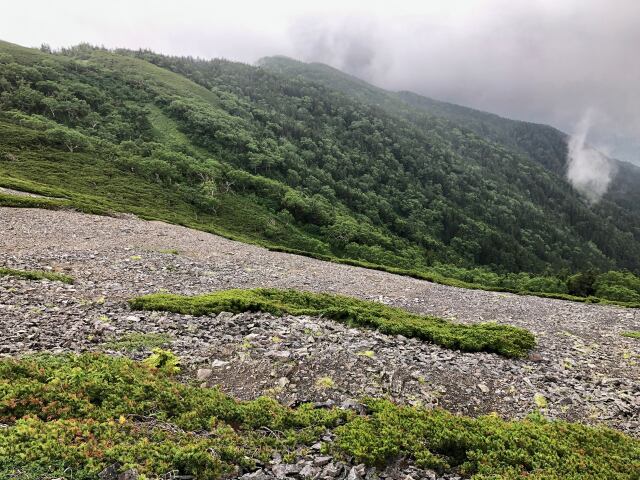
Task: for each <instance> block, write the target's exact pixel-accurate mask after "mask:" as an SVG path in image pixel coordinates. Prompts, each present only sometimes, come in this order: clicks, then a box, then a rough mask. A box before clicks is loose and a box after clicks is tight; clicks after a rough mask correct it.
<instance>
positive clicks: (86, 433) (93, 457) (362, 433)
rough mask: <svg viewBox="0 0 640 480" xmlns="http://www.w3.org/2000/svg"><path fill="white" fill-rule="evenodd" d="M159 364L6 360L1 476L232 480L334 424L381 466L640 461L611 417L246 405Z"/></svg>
mask: <svg viewBox="0 0 640 480" xmlns="http://www.w3.org/2000/svg"><path fill="white" fill-rule="evenodd" d="M161 353H162V352H161ZM157 357H161V355H157ZM162 358H171V355H170V354H169V353H166V352H165V355H164V357H162ZM151 363H153V362H147V363H146V364H145V363H136V362H133V361H131V360H127V359H124V358H113V357H107V356H104V355H95V354H94V355H83V356H74V355H67V356H50V355H46V356H37V357H30V358H24V359H21V360H11V359H4V360H0V424H2V427H3V428H0V476H1V477H2V478H15V477H16V476H17V477H18V478H25V479H36V478H55V477H66V476H67V475H68V473H69V472H70V471H72V472H73V478H74V479H77V480H85V479H94V478H96V477H97V474H98V473H99V472H101V471H102V470H103V469H105V468H107V467H110V466H114V468H116V470H119V471H124V470H127V469H130V468H135V469H136V470H137V471H138V472H139V473H140V474H142V475H145V476H146V478H154V477H159V476H160V475H165V474H169V472H174V474H178V475H193V476H195V477H196V478H198V479H202V480H207V479H214V478H224V477H226V476H229V475H232V474H237V473H241V472H242V471H246V470H251V469H252V468H255V465H256V462H257V461H262V462H266V461H268V460H269V459H270V458H271V456H272V454H273V453H274V452H280V453H281V454H282V455H283V457H284V459H285V461H287V460H289V461H293V460H294V458H295V454H296V452H297V451H299V449H301V448H302V449H304V447H305V446H309V445H311V444H312V443H315V442H317V441H318V440H319V439H320V438H321V437H322V435H323V434H324V433H325V432H326V431H327V430H333V431H334V432H335V433H336V435H337V437H336V442H335V444H333V445H326V447H325V448H326V449H327V450H328V451H329V453H332V454H334V455H338V456H354V457H355V458H356V459H357V460H358V461H363V462H366V463H367V464H369V465H380V466H383V465H384V464H386V463H387V462H392V461H394V460H395V459H397V458H400V457H408V458H410V459H412V460H414V461H415V462H416V463H417V464H419V465H421V466H423V467H428V468H434V469H437V470H439V471H443V472H459V473H462V474H464V475H466V476H469V477H470V478H472V479H477V480H480V479H488V478H492V479H496V480H499V479H505V480H506V479H517V478H528V479H560V478H562V479H573V480H587V479H592V478H608V479H619V480H632V479H633V478H637V477H636V476H635V473H634V472H637V471H638V469H639V468H640V442H638V440H636V439H632V438H630V437H627V436H625V435H623V434H621V433H618V432H615V431H613V430H608V429H605V428H591V427H587V426H584V425H580V424H571V423H565V422H549V421H546V420H544V419H543V418H542V417H541V416H540V415H538V414H534V415H532V416H531V417H529V418H527V419H525V420H521V421H511V422H508V421H504V420H502V419H500V418H498V417H497V416H486V417H480V418H477V419H472V418H467V417H460V416H457V415H452V414H450V413H447V412H446V411H442V410H425V409H420V408H409V407H398V406H395V405H393V404H391V403H389V402H387V401H381V400H377V401H373V400H372V401H368V402H367V407H368V410H369V411H370V413H369V414H367V415H365V416H359V415H355V413H353V412H350V411H344V410H339V409H335V408H334V409H314V408H313V407H312V406H311V405H303V406H301V407H298V408H297V409H290V408H286V407H283V406H281V405H279V404H278V403H277V402H275V401H274V400H271V399H268V398H260V399H258V400H254V401H250V402H237V401H235V400H233V399H231V398H229V397H227V396H225V395H224V394H222V393H221V392H220V391H219V390H217V389H215V388H198V387H191V386H187V385H183V384H180V383H178V382H176V381H175V380H173V379H172V378H171V375H172V369H171V368H167V364H162V363H156V364H155V365H150V364H151Z"/></svg>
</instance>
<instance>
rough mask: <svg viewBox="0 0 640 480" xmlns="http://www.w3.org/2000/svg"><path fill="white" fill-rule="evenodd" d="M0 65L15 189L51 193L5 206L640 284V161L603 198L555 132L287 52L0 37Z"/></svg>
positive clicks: (2, 138) (402, 258) (562, 280)
mask: <svg viewBox="0 0 640 480" xmlns="http://www.w3.org/2000/svg"><path fill="white" fill-rule="evenodd" d="M0 67H1V68H0V186H6V187H10V188H16V189H19V190H26V191H31V192H33V193H39V194H41V195H46V196H47V197H49V198H28V197H17V196H14V195H9V194H0V205H6V206H17V207H28V206H40V207H45V208H77V209H80V210H82V211H87V212H95V213H110V212H117V211H128V212H133V213H135V214H137V215H139V216H141V217H143V218H148V219H162V220H165V221H170V222H174V223H179V224H183V225H188V226H191V227H195V228H200V229H203V230H207V231H211V232H215V233H219V234H222V235H225V236H228V237H231V238H236V239H239V240H243V241H250V242H255V243H260V244H263V245H265V246H268V247H271V248H281V249H285V250H291V251H297V252H303V253H305V254H310V255H314V256H320V257H322V258H326V259H334V260H340V261H346V262H349V263H360V264H363V265H367V266H375V267H379V268H385V269H395V270H394V271H397V272H409V273H411V274H416V276H426V277H427V278H433V279H434V280H438V281H443V282H446V283H452V282H453V280H454V279H455V280H458V281H460V282H464V283H463V284H464V285H467V284H470V285H471V286H478V287H484V288H495V289H502V290H508V291H516V292H520V291H523V292H543V293H547V294H560V295H566V294H569V295H578V296H583V297H584V296H585V295H586V296H593V297H602V298H606V299H609V300H612V301H616V302H627V303H635V302H638V301H639V300H640V286H639V285H638V283H639V282H638V281H637V277H635V275H634V274H635V273H638V272H640V241H639V240H640V221H639V217H638V205H640V202H636V203H634V202H631V201H627V200H624V198H627V197H625V196H624V195H623V194H622V192H623V191H624V189H633V188H632V187H633V185H632V184H630V183H629V182H633V179H634V178H636V176H635V175H636V174H637V172H636V171H635V170H634V169H633V167H631V166H627V167H625V168H627V169H628V170H629V171H628V172H627V173H629V174H628V175H626V177H625V178H626V179H625V182H627V183H625V184H624V185H622V184H621V185H622V186H621V187H620V188H619V189H618V190H616V192H617V193H616V192H612V194H611V198H608V199H605V200H604V201H603V202H601V204H599V205H597V206H594V207H592V206H589V205H588V204H587V203H586V202H585V200H584V199H582V198H581V197H580V196H579V194H578V193H577V192H575V191H574V190H573V189H572V188H571V187H570V186H569V185H568V184H567V183H566V182H565V181H564V180H563V178H562V176H561V175H560V174H559V173H558V171H557V170H558V168H556V167H554V165H555V164H556V163H557V162H558V161H561V160H559V159H561V158H562V155H563V152H564V149H565V148H566V147H565V146H564V143H563V141H564V140H563V139H562V136H561V135H560V134H559V132H556V131H551V130H552V129H551V130H550V131H549V132H547V133H545V132H546V130H540V129H538V127H540V126H530V124H523V125H522V126H521V130H522V131H521V132H520V130H518V131H516V133H514V132H513V131H512V129H511V130H510V129H509V128H507V126H505V125H510V124H508V123H507V124H505V123H504V122H509V121H507V120H504V119H499V118H498V117H495V118H496V119H497V120H495V121H493V123H491V124H490V127H491V128H489V127H487V124H488V123H487V122H488V121H487V120H486V119H485V118H484V117H482V115H486V114H482V113H481V112H476V113H475V114H473V115H472V114H471V113H468V112H467V114H465V110H464V109H461V107H458V108H459V109H460V111H456V112H457V113H456V115H452V114H447V111H448V110H447V108H449V107H447V108H444V107H443V108H441V109H440V110H437V109H436V110H434V111H429V109H427V111H426V112H425V109H424V108H423V107H424V105H418V103H419V102H418V101H412V102H408V101H407V99H406V98H405V97H406V95H405V96H404V97H403V95H391V94H388V93H386V92H384V91H381V90H379V89H375V88H374V87H371V86H369V85H367V84H365V83H364V82H361V81H358V80H356V79H353V78H351V77H347V76H345V75H342V74H340V73H339V72H336V71H333V70H330V69H327V68H326V67H317V66H306V65H305V64H298V63H297V62H293V61H290V60H287V59H270V60H269V59H268V60H265V61H264V62H263V66H262V67H252V66H248V65H244V64H239V63H234V62H228V61H223V60H213V61H201V60H195V59H191V58H174V57H165V56H162V55H157V54H154V53H152V52H147V51H141V52H130V51H117V52H109V51H105V50H103V49H97V48H92V47H89V46H87V45H80V46H78V47H74V48H71V49H66V50H63V51H61V52H57V53H55V54H52V53H51V52H50V51H49V50H48V49H46V48H43V50H42V51H37V50H30V49H24V48H21V47H18V46H15V45H11V44H7V43H0ZM317 71H319V72H320V73H319V74H318V73H317ZM314 72H315V73H314ZM314 75H315V76H314ZM432 110H433V108H432ZM472 112H473V111H472ZM474 115H475V116H474ZM478 118H479V119H478ZM492 118H493V117H492ZM489 123H490V122H489ZM516 123H517V122H516ZM514 128H515V127H514ZM483 129H484V130H486V132H484V130H483ZM483 132H484V133H483ZM518 132H520V133H518ZM544 159H551V160H548V161H549V162H551V163H553V165H552V164H551V163H549V164H548V165H547V164H545V163H544V161H543V160H544ZM636 170H637V169H636ZM79 172H81V173H80V174H79ZM615 195H618V197H615ZM629 198H631V197H629ZM616 269H627V270H628V271H629V272H631V273H616V272H615V270H616ZM591 270H592V271H593V275H595V277H593V282H592V283H591V285H590V286H589V287H588V288H581V289H574V288H572V283H571V282H572V280H571V274H575V272H578V271H582V272H583V276H584V277H585V278H587V277H588V278H591V277H589V275H591V273H590V272H591ZM610 270H612V271H613V272H612V273H609V274H605V275H604V276H603V275H600V273H601V272H608V271H610ZM609 282H613V283H609ZM454 283H455V282H454ZM583 292H586V293H583Z"/></svg>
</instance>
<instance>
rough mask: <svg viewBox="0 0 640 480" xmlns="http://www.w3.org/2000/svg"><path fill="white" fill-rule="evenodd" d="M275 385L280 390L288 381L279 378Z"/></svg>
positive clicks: (285, 378) (284, 378)
mask: <svg viewBox="0 0 640 480" xmlns="http://www.w3.org/2000/svg"><path fill="white" fill-rule="evenodd" d="M277 384H278V386H279V387H280V388H284V387H286V386H287V385H289V379H288V378H287V377H280V378H279V379H278V381H277Z"/></svg>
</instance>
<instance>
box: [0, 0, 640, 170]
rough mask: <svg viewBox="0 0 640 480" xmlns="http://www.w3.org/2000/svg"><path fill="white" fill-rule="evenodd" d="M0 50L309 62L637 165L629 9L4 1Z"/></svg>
mask: <svg viewBox="0 0 640 480" xmlns="http://www.w3.org/2000/svg"><path fill="white" fill-rule="evenodd" d="M3 3H4V5H2V8H1V9H0V38H2V39H4V40H8V41H11V42H14V43H18V44H21V45H25V46H39V45H40V44H41V43H48V44H50V45H51V46H52V47H60V46H69V45H73V44H77V43H79V42H89V43H92V44H100V45H105V46H107V47H129V48H140V47H142V48H151V49H153V50H156V51H159V52H162V53H168V54H180V55H193V56H200V57H207V58H211V57H225V58H228V59H233V60H240V61H244V62H249V63H253V62H254V61H256V60H257V59H259V58H260V57H262V56H265V55H274V54H284V55H289V56H292V57H295V58H298V59H301V60H307V61H321V62H325V63H329V64H331V65H333V66H335V67H338V68H341V69H344V70H346V71H348V72H350V73H353V74H355V75H357V76H360V77H362V78H364V79H365V80H368V81H370V82H372V83H374V84H376V85H379V86H382V87H385V88H389V89H393V90H401V89H403V90H412V91H415V92H417V93H421V94H424V95H427V96H430V97H434V98H437V99H441V100H448V101H451V102H455V103H460V104H463V105H468V106H472V107H476V108H480V109H483V110H488V111H492V112H495V113H498V114H501V115H504V116H508V117H511V118H518V119H523V120H531V121H537V122H543V123H549V124H552V125H554V126H556V127H558V128H560V129H562V130H564V131H566V132H568V133H572V132H573V130H574V129H575V128H576V125H577V124H578V123H579V121H580V119H581V117H582V116H583V115H584V114H585V112H587V111H590V112H591V114H590V118H591V121H592V127H591V130H590V132H589V134H588V136H587V141H589V142H591V143H593V144H595V145H596V146H597V147H598V148H600V149H602V150H604V151H605V152H606V153H609V154H611V155H612V156H616V157H618V158H621V159H625V160H629V161H634V162H635V163H638V164H640V0H538V1H536V0H466V1H464V0H447V1H444V0H440V1H428V0H423V1H415V2H410V1H402V0H395V1H389V0H386V1H383V2H382V1H381V2H376V1H371V0H369V1H348V0H341V1H336V0H322V1H320V2H317V3H318V5H317V6H313V4H314V3H315V2H309V1H307V2H305V1H302V0H287V1H277V0H271V1H265V0H263V1H251V2H250V1H243V0H231V1H229V0H227V1H195V0H180V1H175V0H172V1H165V0H155V1H153V2H151V1H135V0H110V1H103V0H100V1H89V0H55V1H53V0H40V1H36V0H21V1H18V2H3Z"/></svg>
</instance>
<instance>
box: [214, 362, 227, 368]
mask: <svg viewBox="0 0 640 480" xmlns="http://www.w3.org/2000/svg"><path fill="white" fill-rule="evenodd" d="M226 365H229V362H225V361H224V360H214V361H213V362H211V368H220V367H224V366H226Z"/></svg>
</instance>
